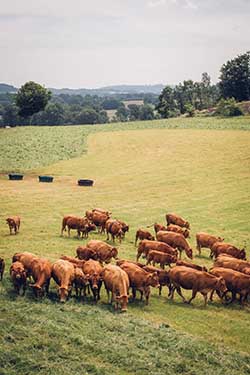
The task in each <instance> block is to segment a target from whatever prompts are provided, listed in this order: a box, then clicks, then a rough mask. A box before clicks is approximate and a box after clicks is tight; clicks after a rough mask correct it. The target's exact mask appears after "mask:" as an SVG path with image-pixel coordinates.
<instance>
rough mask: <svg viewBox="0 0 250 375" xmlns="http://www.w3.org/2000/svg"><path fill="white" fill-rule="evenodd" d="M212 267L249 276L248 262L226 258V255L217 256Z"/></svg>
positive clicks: (249, 264)
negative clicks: (227, 269)
mask: <svg viewBox="0 0 250 375" xmlns="http://www.w3.org/2000/svg"><path fill="white" fill-rule="evenodd" d="M214 267H223V268H230V269H231V270H234V271H238V272H242V273H244V274H245V275H249V276H250V262H247V261H245V260H241V259H237V258H234V257H231V256H227V254H221V255H219V256H218V257H217V258H216V259H215V261H214Z"/></svg>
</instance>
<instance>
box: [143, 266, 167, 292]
mask: <svg viewBox="0 0 250 375" xmlns="http://www.w3.org/2000/svg"><path fill="white" fill-rule="evenodd" d="M142 268H143V269H144V270H145V271H147V272H150V273H154V272H157V275H158V277H159V284H160V287H159V296H160V295H161V292H162V287H163V286H165V285H166V286H167V287H168V290H169V294H170V291H171V284H170V279H169V276H168V271H166V270H162V269H159V268H157V267H153V266H143V267H142Z"/></svg>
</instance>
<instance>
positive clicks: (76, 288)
mask: <svg viewBox="0 0 250 375" xmlns="http://www.w3.org/2000/svg"><path fill="white" fill-rule="evenodd" d="M75 290H76V297H77V298H78V296H79V291H78V287H77V285H76V284H75Z"/></svg>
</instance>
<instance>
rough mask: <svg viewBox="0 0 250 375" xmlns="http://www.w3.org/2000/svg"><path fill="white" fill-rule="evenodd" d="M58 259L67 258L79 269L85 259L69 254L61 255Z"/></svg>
mask: <svg viewBox="0 0 250 375" xmlns="http://www.w3.org/2000/svg"><path fill="white" fill-rule="evenodd" d="M60 259H63V260H67V261H68V262H70V263H72V264H73V266H74V267H78V268H81V269H82V267H83V265H84V263H85V260H80V259H77V258H74V257H71V256H69V255H61V256H60Z"/></svg>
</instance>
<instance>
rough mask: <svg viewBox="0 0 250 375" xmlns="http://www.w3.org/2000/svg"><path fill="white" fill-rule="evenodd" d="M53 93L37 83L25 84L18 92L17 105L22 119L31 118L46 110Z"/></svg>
mask: <svg viewBox="0 0 250 375" xmlns="http://www.w3.org/2000/svg"><path fill="white" fill-rule="evenodd" d="M50 97H51V93H50V92H49V91H48V90H47V89H46V88H45V87H43V86H41V85H39V84H38V83H36V82H33V81H30V82H27V83H25V84H24V85H23V86H22V87H21V88H20V89H19V90H18V92H17V95H16V100H15V101H16V105H17V107H18V108H19V115H20V116H21V117H29V116H32V115H33V114H34V113H36V112H39V111H42V110H44V108H45V107H46V105H47V103H48V101H49V99H50Z"/></svg>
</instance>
